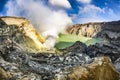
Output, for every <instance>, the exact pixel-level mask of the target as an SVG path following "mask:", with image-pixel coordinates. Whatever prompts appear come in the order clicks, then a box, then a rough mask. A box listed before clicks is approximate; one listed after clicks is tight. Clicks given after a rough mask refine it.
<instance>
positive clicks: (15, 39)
mask: <svg viewBox="0 0 120 80" xmlns="http://www.w3.org/2000/svg"><path fill="white" fill-rule="evenodd" d="M0 36H1V38H0V40H1V42H2V43H0V44H5V45H6V46H9V45H10V44H11V45H12V46H13V44H14V45H16V47H18V48H19V49H22V50H25V51H30V52H31V51H42V50H44V49H46V46H45V45H43V43H44V41H45V40H44V38H43V37H42V36H41V35H40V34H39V33H38V32H37V31H36V30H35V29H34V28H33V26H32V24H30V22H29V20H27V19H25V18H22V17H9V16H6V17H0Z"/></svg>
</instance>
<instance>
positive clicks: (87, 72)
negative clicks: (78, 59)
mask: <svg viewBox="0 0 120 80" xmlns="http://www.w3.org/2000/svg"><path fill="white" fill-rule="evenodd" d="M63 76H64V75H63ZM60 80H119V74H118V73H117V72H116V71H115V68H114V67H113V66H112V63H111V62H110V59H109V58H108V57H99V58H96V59H95V60H94V62H93V63H91V64H87V65H84V66H78V67H73V68H72V69H71V72H70V73H69V74H67V76H64V77H63V78H61V79H60Z"/></svg>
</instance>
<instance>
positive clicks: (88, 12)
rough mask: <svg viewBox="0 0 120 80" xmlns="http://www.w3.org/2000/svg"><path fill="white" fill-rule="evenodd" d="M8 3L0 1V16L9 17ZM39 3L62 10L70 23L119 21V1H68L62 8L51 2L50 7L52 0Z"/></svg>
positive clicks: (3, 0) (6, 0)
mask: <svg viewBox="0 0 120 80" xmlns="http://www.w3.org/2000/svg"><path fill="white" fill-rule="evenodd" d="M9 1H12V0H0V15H1V16H10V14H8V9H7V8H8V6H7V4H8V2H9ZM18 1H19V0H18ZM41 1H42V2H43V3H44V4H45V5H46V6H49V7H51V8H54V9H55V10H57V9H63V10H64V11H65V12H66V13H67V15H68V16H70V17H71V18H72V21H73V23H75V24H77V23H87V22H100V21H114V20H120V0H68V3H69V5H67V4H68V3H66V4H63V5H66V6H64V7H62V6H63V5H62V6H61V4H62V3H64V2H61V4H60V5H59V4H56V3H52V2H51V4H52V6H51V4H49V2H50V1H52V0H41ZM53 1H54V0H53ZM61 1H64V0H61ZM13 2H14V0H13ZM6 6H7V8H6ZM58 6H59V7H58ZM56 7H57V8H56ZM9 12H10V11H9ZM10 13H11V12H10Z"/></svg>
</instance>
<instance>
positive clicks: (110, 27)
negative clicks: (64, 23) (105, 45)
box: [68, 21, 120, 38]
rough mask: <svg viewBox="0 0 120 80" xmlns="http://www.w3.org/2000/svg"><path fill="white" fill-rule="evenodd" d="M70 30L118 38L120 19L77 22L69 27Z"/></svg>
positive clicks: (89, 34) (81, 33) (90, 35)
mask: <svg viewBox="0 0 120 80" xmlns="http://www.w3.org/2000/svg"><path fill="white" fill-rule="evenodd" d="M68 32H69V33H70V34H76V35H82V36H86V37H100V36H101V37H103V36H104V37H105V36H106V35H107V36H108V37H110V38H116V37H117V36H119V34H120V21H113V22H101V23H98V22H97V23H87V24H76V25H74V26H73V27H72V28H69V29H68ZM103 34H104V35H103ZM105 34H106V35H105ZM119 37H120V36H119Z"/></svg>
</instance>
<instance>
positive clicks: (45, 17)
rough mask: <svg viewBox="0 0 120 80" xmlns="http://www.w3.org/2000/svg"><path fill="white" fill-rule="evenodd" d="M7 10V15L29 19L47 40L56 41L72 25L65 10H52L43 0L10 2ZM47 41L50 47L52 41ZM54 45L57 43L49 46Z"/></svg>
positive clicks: (16, 0)
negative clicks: (59, 34) (60, 33)
mask: <svg viewBox="0 0 120 80" xmlns="http://www.w3.org/2000/svg"><path fill="white" fill-rule="evenodd" d="M63 7H64V6H63ZM6 8H7V14H6V15H8V16H23V17H26V18H28V19H29V20H30V21H31V22H32V24H33V25H34V27H35V28H36V29H37V30H38V31H39V32H40V33H41V34H42V35H43V36H44V37H45V38H48V37H49V36H52V37H54V38H53V39H56V37H57V35H58V33H59V32H62V31H64V30H65V29H66V27H67V26H69V24H71V23H72V20H71V18H70V17H69V16H68V15H67V13H66V12H65V11H64V10H54V9H53V8H52V9H50V7H48V6H47V5H45V4H43V2H42V0H9V1H8V2H7V4H6ZM46 41H47V45H48V42H51V41H52V39H51V38H50V39H49V38H48V40H46ZM53 41H54V40H53ZM54 43H55V41H54V42H53V44H50V45H48V46H49V47H53V46H54Z"/></svg>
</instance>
